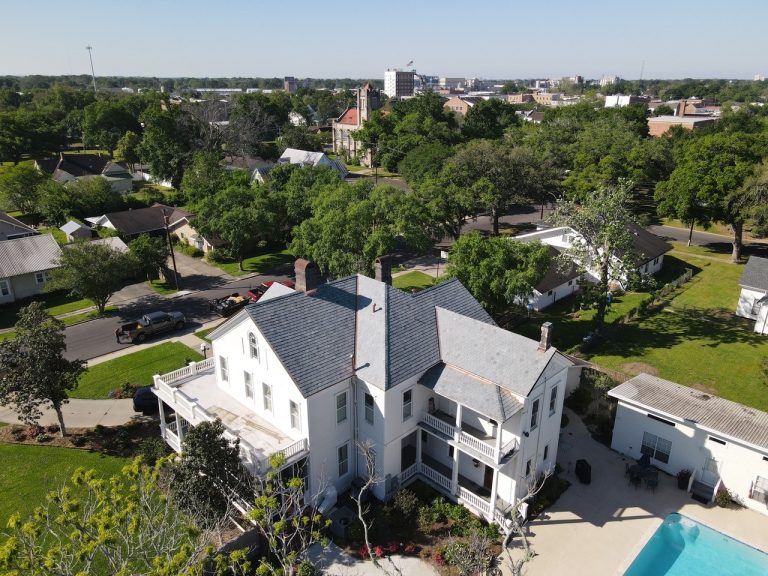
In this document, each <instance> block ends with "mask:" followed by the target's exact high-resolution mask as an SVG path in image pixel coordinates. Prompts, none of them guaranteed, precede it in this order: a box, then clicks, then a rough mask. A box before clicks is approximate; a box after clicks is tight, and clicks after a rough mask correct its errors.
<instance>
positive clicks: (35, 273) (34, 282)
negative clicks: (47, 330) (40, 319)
mask: <svg viewBox="0 0 768 576" xmlns="http://www.w3.org/2000/svg"><path fill="white" fill-rule="evenodd" d="M60 255H61V248H59V245H58V244H57V243H56V240H54V239H53V236H51V235H50V234H41V235H37V236H26V237H23V238H16V239H14V240H5V241H3V242H0V304H5V303H7V302H15V301H16V300H21V299H22V298H28V297H30V296H34V295H35V294H40V293H41V292H42V291H43V289H44V288H45V285H46V284H47V283H48V280H49V273H50V271H51V270H53V269H54V268H58V266H59V265H58V263H57V260H58V259H59V256H60Z"/></svg>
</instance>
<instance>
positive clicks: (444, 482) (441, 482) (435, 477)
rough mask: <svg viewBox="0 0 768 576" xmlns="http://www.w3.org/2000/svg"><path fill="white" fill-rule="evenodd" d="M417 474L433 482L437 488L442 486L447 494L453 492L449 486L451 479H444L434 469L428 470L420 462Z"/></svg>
mask: <svg viewBox="0 0 768 576" xmlns="http://www.w3.org/2000/svg"><path fill="white" fill-rule="evenodd" d="M419 473H420V474H422V475H423V476H424V477H426V478H428V479H429V480H432V482H434V483H435V484H437V485H438V486H442V487H443V488H445V489H446V490H448V492H452V491H453V490H452V486H451V479H450V478H446V477H445V476H443V475H442V474H440V472H438V471H437V470H435V469H434V468H430V467H429V466H427V465H426V464H424V462H422V463H421V464H420V465H419Z"/></svg>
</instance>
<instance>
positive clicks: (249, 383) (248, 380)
mask: <svg viewBox="0 0 768 576" xmlns="http://www.w3.org/2000/svg"><path fill="white" fill-rule="evenodd" d="M243 383H244V384H245V397H246V398H248V400H253V378H252V377H251V373H250V372H248V371H247V370H246V371H244V372H243Z"/></svg>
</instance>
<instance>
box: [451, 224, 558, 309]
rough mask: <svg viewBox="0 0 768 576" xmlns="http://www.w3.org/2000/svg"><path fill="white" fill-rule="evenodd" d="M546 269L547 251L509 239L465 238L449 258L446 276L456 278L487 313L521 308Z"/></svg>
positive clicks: (532, 244)
mask: <svg viewBox="0 0 768 576" xmlns="http://www.w3.org/2000/svg"><path fill="white" fill-rule="evenodd" d="M548 267H549V248H548V247H547V246H544V245H541V244H539V243H538V242H537V243H524V242H515V241H514V240H511V239H509V238H504V237H501V236H493V237H490V238H484V237H483V236H481V235H480V234H478V233H477V232H471V233H469V234H464V235H463V236H461V237H460V238H459V239H458V240H456V242H454V244H453V246H451V252H450V254H449V256H448V275H449V276H451V277H452V278H458V279H459V280H460V281H461V283H462V284H464V286H465V287H466V288H467V290H469V291H470V292H471V293H472V295H473V296H474V297H475V298H476V299H477V301H478V302H480V304H482V305H483V307H484V308H485V309H486V310H488V311H489V312H493V313H496V312H501V311H502V310H504V309H506V308H509V307H510V306H512V305H513V304H515V303H518V304H523V303H524V301H525V299H526V298H527V297H528V296H530V295H531V294H532V293H533V289H534V287H535V286H536V284H537V283H538V282H539V281H540V280H541V279H542V278H543V277H544V274H546V272H547V268H548Z"/></svg>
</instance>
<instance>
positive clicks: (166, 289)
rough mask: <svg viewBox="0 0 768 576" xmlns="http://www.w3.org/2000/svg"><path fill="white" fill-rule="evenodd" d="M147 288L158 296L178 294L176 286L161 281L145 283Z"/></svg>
mask: <svg viewBox="0 0 768 576" xmlns="http://www.w3.org/2000/svg"><path fill="white" fill-rule="evenodd" d="M145 284H146V285H147V288H149V289H150V290H152V291H153V292H156V293H158V294H163V295H166V294H176V286H175V285H173V284H168V282H160V281H159V280H150V281H148V282H145Z"/></svg>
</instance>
